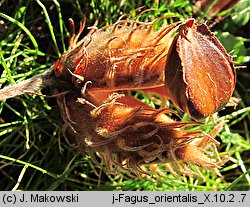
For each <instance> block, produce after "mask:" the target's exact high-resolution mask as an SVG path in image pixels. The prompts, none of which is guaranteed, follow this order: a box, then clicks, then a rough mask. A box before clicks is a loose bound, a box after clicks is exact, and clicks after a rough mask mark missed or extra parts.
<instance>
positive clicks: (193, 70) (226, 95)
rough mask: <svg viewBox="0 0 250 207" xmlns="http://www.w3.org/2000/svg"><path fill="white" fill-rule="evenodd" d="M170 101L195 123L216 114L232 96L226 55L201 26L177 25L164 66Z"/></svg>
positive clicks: (231, 67) (232, 70) (230, 63)
mask: <svg viewBox="0 0 250 207" xmlns="http://www.w3.org/2000/svg"><path fill="white" fill-rule="evenodd" d="M165 81H166V83H165V86H166V90H167V92H168V94H169V97H170V99H171V100H172V101H173V102H174V103H175V104H176V105H177V106H178V107H179V108H180V109H182V110H183V111H184V112H186V113H188V114H189V115H190V116H191V117H192V118H194V119H196V120H198V119H200V118H203V117H207V116H209V115H211V114H213V113H215V112H216V111H218V110H220V109H221V108H222V107H223V106H224V105H225V104H226V103H227V102H228V100H229V99H230V97H231V96H232V93H233V90H234V87H235V82H236V72H235V68H234V65H233V61H232V58H231V56H230V55H228V54H227V52H226V50H225V48H224V47H223V46H222V45H221V43H220V42H219V40H218V39H217V38H216V37H215V36H214V35H213V34H212V32H211V31H210V30H209V28H208V27H207V26H206V25H205V24H200V25H198V24H196V23H195V21H194V20H193V19H190V20H188V21H187V22H186V23H184V24H182V25H180V27H179V32H178V34H177V35H176V36H175V38H174V40H173V43H172V46H171V48H170V51H169V56H168V59H167V61H166V66H165Z"/></svg>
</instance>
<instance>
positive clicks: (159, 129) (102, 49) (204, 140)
mask: <svg viewBox="0 0 250 207" xmlns="http://www.w3.org/2000/svg"><path fill="white" fill-rule="evenodd" d="M144 12H145V11H144ZM142 13H143V12H142ZM142 13H141V14H142ZM141 14H139V15H138V16H137V17H136V18H135V19H134V20H131V19H129V18H125V19H122V17H121V18H120V19H119V20H118V21H117V22H116V23H114V24H113V25H109V26H105V27H103V28H100V29H98V28H96V27H92V29H91V30H90V31H89V33H88V35H87V36H85V37H84V38H83V39H81V40H79V36H80V34H81V33H82V31H83V29H84V27H85V23H86V21H84V22H83V23H82V24H81V25H80V29H79V32H78V33H76V34H75V33H74V22H73V20H70V23H71V26H72V28H73V29H72V35H71V38H70V43H69V48H68V50H67V51H66V52H65V53H64V54H63V55H62V57H61V58H60V59H59V60H58V61H57V62H56V63H55V65H53V66H52V68H51V69H50V70H49V71H46V72H45V73H44V74H41V75H38V76H36V77H33V78H32V79H30V80H26V81H24V82H22V83H19V84H17V85H14V86H7V87H6V88H4V89H2V90H1V91H0V99H1V100H3V99H6V98H9V97H14V96H15V95H20V94H22V93H27V92H34V91H36V90H37V89H38V88H41V87H44V86H49V87H50V88H51V89H52V92H53V94H54V95H55V96H56V99H57V102H58V105H59V107H60V109H61V111H62V117H63V120H64V126H63V134H64V137H65V138H66V140H67V141H68V142H69V144H70V145H72V146H73V147H75V148H77V149H78V150H79V151H80V152H82V153H84V154H88V155H90V156H91V157H92V159H93V161H94V162H96V163H97V164H99V165H101V166H102V167H103V168H105V169H106V170H107V171H108V172H110V173H117V172H119V171H120V170H126V171H127V172H128V173H130V172H131V171H132V172H135V173H139V174H141V173H147V170H148V169H150V170H151V171H152V172H154V173H157V172H159V171H160V168H158V164H162V165H163V166H165V167H166V168H167V169H168V170H169V171H170V172H171V173H172V174H174V175H176V176H178V175H183V174H188V175H193V174H197V173H198V174H201V173H200V168H207V169H210V170H212V171H214V172H216V173H217V174H218V175H219V171H218V169H219V168H220V167H221V166H222V165H223V164H224V163H225V162H226V161H227V159H228V157H227V156H226V157H223V158H221V157H220V156H219V154H218V151H217V146H218V144H219V143H218V142H217V141H216V140H215V139H214V136H215V135H216V133H214V132H213V133H211V134H206V133H204V132H202V131H197V130H196V131H194V130H189V129H188V128H190V127H192V126H195V125H198V124H201V123H200V122H199V123H198V122H196V121H194V122H183V121H182V120H181V118H179V119H178V118H176V119H174V118H171V117H172V116H170V114H174V113H175V112H173V111H172V110H170V109H167V108H164V109H154V108H152V107H150V106H148V105H146V104H144V103H142V102H140V101H139V100H137V99H135V98H133V97H131V96H129V95H125V94H122V93H121V92H120V91H121V90H122V91H126V90H127V91H129V90H145V91H152V92H155V93H158V94H159V95H160V96H161V97H162V98H163V99H164V98H170V99H171V100H172V101H173V103H174V104H175V105H176V106H177V107H179V108H180V109H181V110H182V111H183V112H185V113H188V114H189V115H190V117H191V118H193V119H194V120H199V119H200V118H204V117H207V116H209V115H212V114H213V113H215V112H216V111H218V110H220V109H221V108H222V107H223V106H224V105H225V104H226V103H227V101H228V100H229V98H230V97H231V95H232V92H233V90H234V87H235V81H236V75H235V69H234V66H233V61H232V59H231V57H230V56H229V55H228V54H227V52H226V50H225V49H224V47H223V46H222V45H221V44H220V42H219V41H218V40H217V38H216V37H215V36H214V35H213V34H212V32H211V31H210V30H209V28H208V27H207V26H206V25H205V24H197V23H196V22H195V20H194V19H189V20H187V21H184V22H176V23H173V24H170V25H167V26H162V27H161V28H160V29H159V30H157V31H154V29H153V28H154V24H155V23H156V22H157V21H158V20H160V19H161V18H158V19H156V20H155V21H153V22H146V23H145V22H140V21H139V17H140V15H141ZM8 94H10V95H9V96H8ZM177 117H178V116H177ZM97 157H100V158H101V159H102V162H101V163H104V165H103V164H101V163H99V162H98V161H97V160H98V159H96V158H97Z"/></svg>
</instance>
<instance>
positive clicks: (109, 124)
mask: <svg viewBox="0 0 250 207" xmlns="http://www.w3.org/2000/svg"><path fill="white" fill-rule="evenodd" d="M79 95H80V94H79V92H77V91H76V90H72V91H71V93H69V94H66V95H61V96H58V103H59V106H60V108H61V109H62V111H63V117H64V121H65V126H64V130H63V131H64V136H65V137H66V138H67V140H71V142H72V141H73V143H75V145H74V146H75V147H76V148H78V150H80V151H81V152H83V153H87V154H89V155H90V156H91V157H92V159H93V160H95V157H96V155H98V156H99V157H101V158H102V160H103V161H104V162H105V168H106V169H107V170H108V171H109V172H111V173H117V172H119V170H121V169H125V170H126V171H127V172H129V171H131V170H132V171H135V172H137V173H138V172H144V173H145V171H143V170H142V169H143V166H145V165H149V166H150V167H151V166H152V165H151V164H159V163H161V164H164V165H165V164H166V163H168V164H167V165H166V167H167V168H171V171H172V172H173V173H180V174H181V175H182V174H187V175H193V174H196V173H200V171H199V167H203V168H208V169H210V170H214V171H215V172H216V173H217V174H219V173H218V168H219V167H220V166H221V165H223V164H224V163H225V161H226V159H225V160H221V159H220V158H219V156H218V153H217V150H216V145H217V144H218V142H216V141H215V140H214V139H213V138H212V137H209V136H208V135H204V134H203V133H202V132H201V131H189V130H185V127H188V126H192V125H196V124H195V123H187V122H182V121H174V120H172V119H171V118H170V117H169V116H167V115H166V114H168V113H170V112H171V111H170V110H166V109H164V110H156V109H152V108H150V107H149V106H145V105H143V104H141V103H139V105H138V106H136V103H135V102H136V101H135V100H134V99H133V98H131V97H122V96H121V95H119V94H116V93H113V94H110V96H109V97H108V99H107V100H106V101H104V102H102V103H99V101H97V94H95V97H89V96H87V95H86V96H85V97H84V98H79ZM116 99H118V100H116ZM76 102H78V103H76ZM123 102H130V105H129V106H128V105H126V104H123ZM131 105H134V106H131ZM211 145H212V146H214V147H212V148H210V149H211V150H212V152H213V153H210V152H211V151H208V148H209V146H211ZM216 155H217V156H216ZM154 166H155V165H154ZM191 167H195V168H194V169H192V168H191ZM195 169H196V170H195Z"/></svg>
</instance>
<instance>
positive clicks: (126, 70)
mask: <svg viewBox="0 0 250 207" xmlns="http://www.w3.org/2000/svg"><path fill="white" fill-rule="evenodd" d="M159 19H161V18H159ZM157 21H158V20H155V21H154V22H148V23H144V22H139V21H138V20H137V18H136V19H135V20H129V19H126V20H119V21H117V22H116V23H115V24H113V25H110V26H106V27H104V28H101V29H95V31H93V32H91V34H89V35H87V36H86V37H84V38H83V39H82V40H80V41H79V42H77V39H76V37H74V36H73V37H72V38H73V40H72V41H71V42H75V44H72V46H71V47H70V49H69V50H68V51H67V52H66V53H64V54H63V56H62V58H61V59H60V60H59V61H58V62H57V63H56V64H55V66H54V68H55V71H56V74H57V75H58V76H61V77H62V76H63V78H67V77H68V78H71V77H72V76H71V75H70V72H69V71H68V70H70V71H71V72H72V73H74V74H76V75H80V76H82V77H83V78H84V81H83V82H82V84H85V82H86V81H91V82H92V84H91V85H90V86H89V88H95V89H100V90H120V89H122V90H131V89H140V88H151V87H158V86H163V85H164V70H163V68H164V66H165V62H166V59H167V54H168V50H169V47H170V45H171V42H172V39H173V38H172V35H173V32H174V29H175V28H176V26H177V25H178V23H174V24H171V25H168V26H162V27H161V28H160V29H159V30H157V31H154V29H153V27H154V25H155V23H156V22H157Z"/></svg>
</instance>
